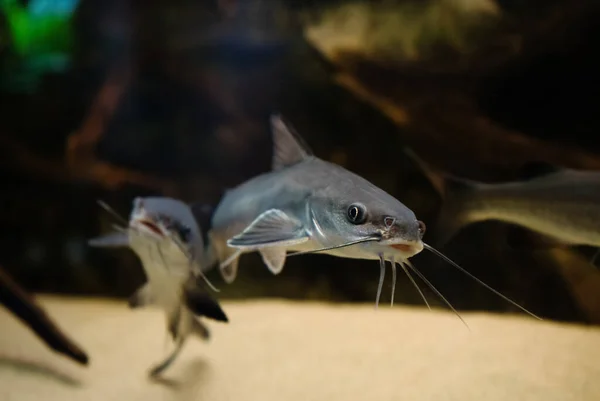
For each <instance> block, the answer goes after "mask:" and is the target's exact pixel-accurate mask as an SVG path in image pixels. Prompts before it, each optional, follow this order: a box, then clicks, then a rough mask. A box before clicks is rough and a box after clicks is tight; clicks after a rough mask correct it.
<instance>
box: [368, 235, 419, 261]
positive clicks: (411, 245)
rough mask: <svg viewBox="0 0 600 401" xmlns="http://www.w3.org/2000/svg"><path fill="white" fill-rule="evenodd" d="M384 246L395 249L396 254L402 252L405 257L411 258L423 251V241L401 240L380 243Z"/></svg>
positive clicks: (395, 239) (388, 240)
mask: <svg viewBox="0 0 600 401" xmlns="http://www.w3.org/2000/svg"><path fill="white" fill-rule="evenodd" d="M379 242H380V243H381V244H382V245H384V246H388V247H390V248H393V249H394V250H395V251H396V252H400V253H401V254H402V255H403V256H405V257H411V256H414V255H416V254H418V253H420V252H421V251H422V250H423V243H422V242H421V241H409V240H403V239H399V238H393V239H387V240H381V241H379Z"/></svg>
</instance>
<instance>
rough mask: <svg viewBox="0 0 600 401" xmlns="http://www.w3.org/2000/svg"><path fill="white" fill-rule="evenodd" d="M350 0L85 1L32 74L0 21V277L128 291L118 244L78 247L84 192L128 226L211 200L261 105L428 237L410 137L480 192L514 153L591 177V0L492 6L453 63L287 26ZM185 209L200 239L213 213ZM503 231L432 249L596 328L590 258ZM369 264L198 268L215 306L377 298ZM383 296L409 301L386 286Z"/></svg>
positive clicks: (440, 51) (104, 226)
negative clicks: (406, 210) (66, 47)
mask: <svg viewBox="0 0 600 401" xmlns="http://www.w3.org/2000/svg"><path fill="white" fill-rule="evenodd" d="M15 2H16V3H19V4H20V5H21V6H23V7H24V6H26V5H27V3H31V2H26V1H20V2H19V1H17V0H15ZM345 3H348V2H344V1H330V2H325V1H320V2H314V1H273V2H264V1H258V0H237V1H235V0H232V1H192V0H189V1H184V0H177V1H175V0H164V1H159V0H153V1H148V0H146V1H141V0H137V1H135V0H128V1H126V0H81V1H80V2H79V5H78V7H77V8H76V10H75V13H74V16H73V38H74V44H73V47H72V51H71V52H70V53H69V54H68V55H69V57H70V64H69V65H68V66H67V67H65V68H62V69H54V70H52V69H49V68H46V69H44V68H42V67H39V68H38V70H36V69H35V68H32V67H31V65H41V64H43V63H38V64H36V63H34V62H33V61H35V59H36V57H39V54H37V55H36V54H35V53H34V54H33V55H29V56H27V57H25V56H23V55H22V54H19V53H18V52H17V51H16V50H15V48H14V45H13V42H12V39H11V32H12V31H11V29H10V23H9V22H10V21H9V20H10V19H9V18H8V17H7V16H6V15H4V16H3V18H2V19H0V32H1V35H2V41H1V43H0V46H1V47H0V49H1V52H2V53H1V63H2V84H3V88H2V92H1V94H0V104H1V107H0V175H1V183H2V186H1V189H0V224H1V225H0V227H1V229H0V264H1V265H2V267H3V268H4V269H6V271H7V272H9V273H10V274H11V275H12V276H14V278H15V279H16V280H17V281H18V282H19V283H20V284H22V285H23V286H24V287H25V288H27V289H28V290H30V291H34V292H52V293H64V294H81V295H95V296H111V297H125V296H128V295H130V294H131V293H132V292H133V291H134V290H135V289H136V288H137V287H138V286H139V285H140V284H141V282H142V281H143V280H144V278H143V274H142V270H141V268H140V265H139V262H138V260H137V259H136V257H135V255H134V254H133V252H131V251H128V250H122V251H121V250H118V251H117V250H115V251H107V250H94V249H89V248H87V246H86V244H85V241H86V240H87V239H88V238H90V237H92V236H96V235H98V234H99V233H101V232H105V231H106V230H108V228H109V224H111V223H112V222H113V220H112V219H111V217H110V216H108V215H107V214H106V213H105V212H104V211H102V210H101V209H100V208H99V207H98V206H97V204H96V199H103V200H104V201H106V202H107V203H108V204H110V205H112V206H113V207H114V208H115V209H116V210H118V211H119V212H120V213H121V214H122V215H127V214H128V213H129V210H130V205H131V201H132V199H133V197H135V196H141V195H150V194H162V195H168V196H175V197H178V198H181V199H184V200H186V201H189V202H196V203H197V204H199V205H204V206H206V208H205V209H206V210H210V208H211V207H214V206H216V204H217V203H218V201H219V199H220V196H221V195H222V193H223V191H224V190H225V189H227V188H229V187H233V186H235V185H237V184H239V183H241V182H243V181H244V180H246V179H248V178H250V177H252V176H254V175H256V174H259V173H261V172H265V171H267V170H268V169H269V166H270V158H271V139H270V136H269V131H268V125H267V124H268V116H269V114H270V113H271V112H273V111H279V112H281V113H282V114H283V115H284V117H285V118H287V119H288V120H289V121H291V123H292V124H293V125H294V126H295V127H296V129H297V131H298V132H300V134H301V135H302V136H303V137H304V138H305V140H306V142H307V143H308V144H309V145H310V146H311V148H312V149H313V150H314V152H315V153H316V154H317V155H318V156H319V157H321V158H323V159H326V160H330V161H334V162H336V163H339V164H342V165H343V166H345V167H346V168H348V169H350V170H352V171H354V172H356V173H358V174H360V175H362V176H364V177H365V178H367V179H369V180H371V181H372V182H374V183H375V184H377V185H379V186H380V187H382V188H383V189H384V190H386V191H388V192H390V193H391V194H392V195H394V196H395V197H397V198H398V199H400V200H401V201H402V202H404V203H406V204H407V205H408V206H409V207H411V208H412V209H413V210H414V211H415V213H416V214H417V216H419V218H420V219H422V220H423V221H425V222H426V223H427V225H428V226H430V227H433V226H434V225H435V218H436V213H437V211H438V210H439V206H440V202H441V199H440V197H439V196H438V194H436V192H435V191H434V190H433V188H432V187H431V185H430V184H429V182H428V181H427V180H426V179H425V177H424V175H423V173H422V172H421V171H420V170H419V169H418V168H417V167H416V166H414V165H413V164H412V163H411V161H410V160H409V159H408V158H407V157H406V156H405V155H404V154H403V153H402V149H403V147H404V146H408V147H410V148H412V149H414V150H415V151H416V152H417V153H418V154H419V155H420V156H421V157H422V158H423V159H425V160H427V161H428V162H429V163H431V164H432V165H435V166H436V167H437V168H440V169H442V170H445V171H448V172H451V173H454V174H458V175H462V176H465V177H468V178H472V179H478V180H482V181H488V182H495V181H501V180H510V179H514V178H516V177H517V174H518V170H519V168H520V166H521V165H522V164H523V163H525V162H527V161H530V160H545V161H548V162H551V163H554V164H557V165H563V166H568V167H576V168H584V169H600V155H599V154H598V152H599V144H600V141H598V139H597V132H598V128H599V125H600V123H599V121H598V118H597V110H598V98H599V96H598V95H599V94H600V93H599V87H600V86H599V85H598V83H597V80H596V78H597V72H598V71H600V68H599V67H600V64H599V62H598V56H597V52H598V49H599V48H600V26H599V25H598V24H597V21H598V17H599V16H600V14H599V13H598V12H599V11H600V10H599V6H597V5H596V3H597V2H594V1H591V0H590V1H586V0H579V1H566V0H564V1H562V0H554V1H528V2H518V1H497V2H496V3H497V5H498V7H499V9H500V12H501V17H500V19H499V22H497V23H495V24H493V26H491V25H490V26H487V27H484V28H482V29H483V31H482V32H484V33H478V32H479V31H474V33H470V34H469V35H470V36H471V37H477V38H478V41H477V43H475V44H473V45H472V46H471V48H469V50H468V51H466V52H465V51H459V50H458V49H456V48H453V46H452V45H449V44H444V43H432V44H428V43H426V44H423V45H422V46H423V48H424V49H425V48H426V51H423V52H422V56H421V57H419V58H418V59H410V58H408V57H404V58H403V57H402V51H401V49H398V50H397V51H396V49H394V48H391V49H388V51H389V53H391V54H397V55H398V58H397V59H389V58H387V59H386V58H385V57H378V56H379V54H378V53H377V51H376V50H374V51H373V52H371V53H365V52H361V51H358V50H356V49H354V50H353V49H338V50H339V51H337V52H336V53H329V54H323V53H321V52H319V51H318V48H317V47H318V46H316V47H315V45H314V43H311V42H309V41H307V40H306V39H305V37H304V36H303V34H302V32H303V28H304V27H305V22H304V21H303V20H302V19H301V18H299V16H301V15H304V14H302V13H304V12H309V13H313V15H319V13H320V12H321V11H320V10H321V9H322V8H323V7H325V6H327V5H331V7H334V8H335V7H341V6H343V5H344V4H345ZM363 3H368V2H363ZM371 3H373V4H376V3H378V2H371ZM398 3H402V4H405V3H419V2H415V1H400V2H398ZM422 3H425V2H422ZM460 23H461V22H460V21H459V22H457V24H460ZM401 32H402V30H401V29H400V28H398V31H397V32H396V31H395V30H394V29H390V30H389V32H386V35H391V36H393V35H401V34H402V33H401ZM390 46H392V45H390ZM32 60H33V61H32ZM24 83H25V84H24ZM357 85H359V86H357ZM358 87H360V88H362V90H359V89H357V88H358ZM376 99H379V101H378V100H376ZM382 99H384V100H385V103H382V101H381V100H382ZM198 217H199V220H200V221H201V222H203V223H204V224H203V228H204V229H207V228H208V227H207V226H206V221H208V219H209V214H208V212H206V211H205V212H199V216H198ZM510 230H511V228H510V227H507V225H504V224H501V223H491V222H490V223H482V224H477V225H473V226H470V227H468V228H467V229H465V230H464V231H462V232H461V233H460V234H459V235H458V236H457V237H456V238H454V239H453V241H452V242H451V243H450V244H448V245H447V247H446V248H444V252H445V253H447V254H448V255H449V256H450V257H452V258H453V259H454V260H456V261H457V262H459V263H460V264H462V265H463V266H464V267H465V268H467V269H468V270H469V271H471V272H472V273H474V274H475V275H477V276H478V277H479V278H481V279H482V280H484V281H486V282H487V283H488V284H490V285H492V286H493V287H494V288H496V289H498V290H500V291H502V292H503V293H505V294H506V295H508V296H510V297H511V298H513V299H514V300H516V301H517V302H519V303H520V304H522V305H523V306H525V307H527V308H528V309H530V310H532V311H533V312H535V313H537V314H540V315H542V316H544V317H547V318H551V319H557V320H567V321H579V322H588V323H598V322H600V299H599V295H598V294H600V281H599V280H600V279H599V278H598V271H596V270H594V269H592V268H591V267H590V266H589V265H588V264H587V261H588V260H589V258H590V252H586V250H583V251H581V250H547V249H541V250H538V249H532V248H529V249H528V248H527V247H524V248H519V249H515V248H511V247H509V246H506V239H507V236H508V233H509V232H510ZM426 239H427V238H426ZM592 253H593V252H592ZM414 264H415V265H416V266H417V267H419V268H420V269H421V270H422V271H423V272H424V273H425V274H426V275H427V276H428V277H429V279H430V280H431V281H432V282H433V283H434V284H435V285H436V286H437V287H438V289H439V290H440V291H441V292H442V293H443V294H445V295H446V296H447V298H448V299H449V300H450V302H452V303H453V304H454V305H455V306H456V307H457V308H458V309H485V310H492V311H508V310H514V308H513V307H512V306H511V305H510V304H508V303H506V302H504V301H502V300H501V299H499V298H498V297H496V296H495V295H493V294H491V293H490V292H489V291H487V290H486V289H484V288H483V287H481V286H479V285H477V284H476V283H474V282H473V281H472V280H470V279H469V278H467V277H465V276H464V275H462V274H460V273H459V272H457V271H455V270H453V269H452V268H451V267H450V266H449V265H447V264H444V263H441V262H440V261H437V260H436V258H434V257H432V256H431V255H426V254H421V255H418V256H417V257H415V258H414ZM378 274H379V269H378V266H377V264H376V263H374V262H367V261H357V260H344V259H337V258H334V257H330V256H324V255H310V256H303V257H298V258H292V259H289V260H288V261H287V262H286V267H285V269H284V271H283V273H282V274H281V275H279V276H277V277H275V276H273V275H271V274H270V273H269V272H268V271H267V269H266V268H265V267H264V266H263V265H262V262H261V260H260V258H259V256H258V255H254V254H253V255H247V256H244V257H243V258H242V260H241V262H240V274H239V277H238V279H237V280H236V281H235V282H234V283H233V284H232V285H229V286H227V285H226V284H224V283H223V282H222V281H221V279H220V277H219V275H218V273H217V272H216V271H212V272H211V273H210V274H209V277H210V278H211V279H212V281H213V283H215V284H216V285H217V286H218V287H219V288H221V290H222V293H221V294H220V295H219V296H220V297H222V298H232V297H239V298H247V297H256V296H261V297H286V298H293V299H319V300H324V301H331V302H334V301H352V302H373V301H374V297H375V290H376V285H377V278H378ZM388 279H389V276H388ZM386 288H387V289H389V285H388V287H386ZM425 292H426V294H427V295H428V299H429V300H430V301H432V302H433V303H436V301H434V299H435V298H434V297H433V295H432V294H431V292H430V291H425ZM388 297H389V291H385V292H384V297H383V299H384V300H387V299H388ZM396 300H397V302H402V303H410V304H418V305H422V300H421V299H420V297H419V295H418V293H417V292H416V291H415V290H414V288H412V287H411V284H410V281H409V280H408V279H407V278H406V277H404V276H402V275H399V279H398V286H397V293H396ZM437 303H438V304H439V302H437Z"/></svg>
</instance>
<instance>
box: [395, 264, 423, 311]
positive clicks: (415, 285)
mask: <svg viewBox="0 0 600 401" xmlns="http://www.w3.org/2000/svg"><path fill="white" fill-rule="evenodd" d="M399 265H400V267H402V270H404V273H406V275H407V276H408V278H409V279H410V281H411V282H412V284H413V285H414V287H415V288H416V289H417V291H418V292H419V295H421V298H423V302H425V305H427V309H429V310H431V305H429V302H427V298H426V297H425V294H423V291H421V288H420V287H419V285H418V284H417V282H416V281H415V279H414V278H413V276H412V274H410V271H408V269H407V268H406V266H405V265H404V263H403V262H400V263H399Z"/></svg>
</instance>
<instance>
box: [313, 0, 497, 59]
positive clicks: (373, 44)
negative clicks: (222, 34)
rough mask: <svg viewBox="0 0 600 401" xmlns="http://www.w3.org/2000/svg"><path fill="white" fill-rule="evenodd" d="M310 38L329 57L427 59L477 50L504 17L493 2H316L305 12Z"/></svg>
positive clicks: (463, 0)
mask: <svg viewBox="0 0 600 401" xmlns="http://www.w3.org/2000/svg"><path fill="white" fill-rule="evenodd" d="M301 16H302V18H301V20H302V22H303V31H304V36H305V37H306V39H307V40H308V41H309V42H310V43H311V44H312V45H313V46H314V47H316V48H317V49H319V51H320V52H321V53H323V54H324V55H325V56H326V57H327V58H328V59H330V60H333V61H336V59H337V58H338V57H339V56H340V55H342V54H353V55H355V56H360V57H362V58H366V59H370V60H377V61H380V62H398V63H402V62H404V63H405V62H410V61H416V60H423V59H429V58H432V57H433V56H435V55H436V54H437V53H438V52H439V48H440V45H442V46H443V48H444V49H448V48H450V49H453V50H455V51H457V52H461V53H466V52H468V51H472V50H474V49H476V48H477V46H478V45H479V44H480V43H481V40H482V39H484V38H486V37H488V36H489V35H488V34H489V33H491V32H493V28H494V27H495V26H497V24H498V23H499V22H500V21H501V19H502V12H501V9H500V7H499V6H498V4H497V2H496V1H495V0H428V1H376V2H374V1H365V0H355V1H346V2H343V3H339V2H334V3H331V2H321V3H319V2H315V6H313V7H308V8H307V10H306V11H304V12H303V13H301Z"/></svg>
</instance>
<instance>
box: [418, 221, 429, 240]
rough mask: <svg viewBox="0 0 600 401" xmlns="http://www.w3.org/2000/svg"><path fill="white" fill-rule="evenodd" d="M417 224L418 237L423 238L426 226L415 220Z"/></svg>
mask: <svg viewBox="0 0 600 401" xmlns="http://www.w3.org/2000/svg"><path fill="white" fill-rule="evenodd" d="M417 224H418V225H419V235H420V236H421V237H423V235H424V234H425V231H426V230H427V226H426V225H425V223H423V222H422V221H421V220H417Z"/></svg>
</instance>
